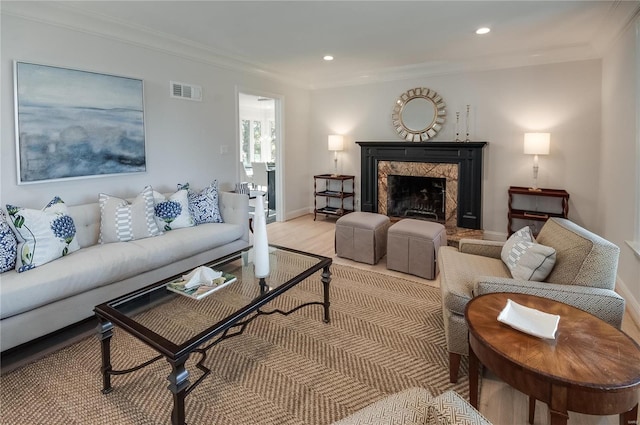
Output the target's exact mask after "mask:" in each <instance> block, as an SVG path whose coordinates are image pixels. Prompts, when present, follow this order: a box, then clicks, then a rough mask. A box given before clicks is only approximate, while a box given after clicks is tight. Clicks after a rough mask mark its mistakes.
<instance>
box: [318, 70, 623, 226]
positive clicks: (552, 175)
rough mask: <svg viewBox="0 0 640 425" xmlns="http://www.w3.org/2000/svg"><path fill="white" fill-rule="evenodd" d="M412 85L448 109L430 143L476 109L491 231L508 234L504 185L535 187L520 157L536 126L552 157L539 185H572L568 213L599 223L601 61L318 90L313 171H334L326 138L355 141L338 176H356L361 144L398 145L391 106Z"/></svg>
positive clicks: (474, 133) (527, 161)
mask: <svg viewBox="0 0 640 425" xmlns="http://www.w3.org/2000/svg"><path fill="white" fill-rule="evenodd" d="M413 87H428V88H430V89H433V90H435V91H437V92H438V93H439V94H440V95H441V96H442V97H443V98H444V100H445V102H446V103H447V121H446V123H445V126H444V128H443V129H442V130H441V132H440V133H439V134H438V135H437V136H436V137H435V138H434V140H454V139H455V134H454V133H455V112H456V111H460V112H461V125H460V127H461V129H462V130H461V132H463V131H464V128H465V118H464V117H465V114H466V113H465V109H466V105H467V104H469V105H471V119H470V123H471V125H470V133H471V139H472V140H479V141H487V142H489V144H488V146H487V147H486V148H485V162H484V181H483V192H484V193H483V227H484V229H485V231H487V232H488V233H489V234H492V236H495V237H501V236H502V237H504V236H506V231H507V188H508V187H509V186H511V185H516V186H530V185H531V184H532V180H533V171H532V165H533V158H532V157H531V156H529V155H524V154H523V137H524V133H525V132H526V131H530V130H544V131H548V132H550V133H551V153H550V155H549V156H545V157H541V158H540V172H539V178H538V184H539V186H540V187H549V188H561V189H566V190H567V191H568V192H569V193H570V196H571V198H570V204H569V205H570V208H569V217H570V218H571V219H572V220H573V221H575V222H577V223H579V224H581V225H583V226H585V227H588V228H594V226H596V224H597V211H598V205H599V203H598V199H597V198H598V193H597V191H596V190H595V188H596V187H597V186H598V181H599V176H600V170H599V166H600V164H599V155H600V138H601V128H600V121H601V107H600V106H601V62H600V61H599V60H591V61H581V62H572V63H562V64H553V65H542V66H533V67H523V68H514V69H506V70H498V71H486V72H474V73H467V74H457V75H444V76H435V77H425V78H422V79H412V80H404V81H392V82H382V83H377V84H368V85H361V86H353V87H343V88H333V89H325V90H316V91H314V92H312V95H311V105H312V106H311V134H310V140H311V143H312V147H311V154H312V156H314V157H315V158H317V160H316V161H314V162H312V163H311V167H312V169H313V172H314V173H322V172H325V173H326V172H329V171H331V170H332V167H333V164H332V153H331V152H329V151H328V150H327V135H328V134H333V133H340V134H346V135H347V136H348V137H349V139H350V142H351V143H347V145H348V146H347V150H346V151H344V152H341V154H340V171H341V172H342V173H344V174H355V175H356V176H358V177H359V175H360V147H359V146H358V145H356V144H355V141H370V140H398V141H399V140H400V138H399V137H398V136H397V135H396V133H395V130H394V129H393V126H392V125H391V112H392V108H393V106H394V102H395V100H396V99H397V97H398V96H399V95H400V94H402V93H403V92H404V91H406V90H408V89H410V88H413ZM621 171H622V170H612V172H616V173H621ZM359 184H360V183H359V181H358V182H357V184H356V185H357V186H358V187H359ZM358 192H359V189H358ZM358 200H359V193H358ZM311 202H312V201H311Z"/></svg>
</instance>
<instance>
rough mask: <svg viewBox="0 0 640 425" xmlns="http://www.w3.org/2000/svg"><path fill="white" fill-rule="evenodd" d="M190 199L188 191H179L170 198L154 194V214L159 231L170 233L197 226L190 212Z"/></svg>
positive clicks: (157, 193)
mask: <svg viewBox="0 0 640 425" xmlns="http://www.w3.org/2000/svg"><path fill="white" fill-rule="evenodd" d="M188 197H189V191H188V190H187V189H178V191H177V192H176V193H174V194H173V195H171V196H169V198H166V197H165V196H164V195H163V194H161V193H159V192H156V191H154V192H153V200H154V202H155V208H154V212H155V216H156V223H157V224H158V229H161V230H166V231H168V230H173V229H180V228H183V227H191V226H195V224H196V223H195V222H194V221H193V218H191V213H190V212H189V199H188Z"/></svg>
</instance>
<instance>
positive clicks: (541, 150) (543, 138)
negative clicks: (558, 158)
mask: <svg viewBox="0 0 640 425" xmlns="http://www.w3.org/2000/svg"><path fill="white" fill-rule="evenodd" d="M550 141H551V134H550V133H524V153H525V154H529V155H549V144H550Z"/></svg>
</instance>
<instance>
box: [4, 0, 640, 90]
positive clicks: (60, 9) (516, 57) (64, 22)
mask: <svg viewBox="0 0 640 425" xmlns="http://www.w3.org/2000/svg"><path fill="white" fill-rule="evenodd" d="M629 3H630V2H627V1H622V0H618V1H615V2H613V3H612V5H611V7H610V8H609V11H608V13H607V14H606V15H605V16H603V18H602V25H601V27H600V28H598V29H594V31H597V34H598V36H597V38H595V39H594V41H593V44H582V45H572V46H565V47H562V48H557V49H550V50H540V51H529V52H522V51H518V52H513V53H511V54H506V55H504V54H502V55H496V56H485V57H477V58H469V59H462V60H457V61H432V62H425V63H421V64H415V65H409V66H403V67H393V68H385V69H375V70H369V71H368V72H361V73H360V74H361V76H357V77H354V76H352V75H344V76H339V75H338V76H334V77H332V79H331V81H318V82H309V81H302V80H300V79H299V78H297V77H295V76H292V75H286V74H283V73H280V72H277V71H274V70H272V69H269V68H268V67H267V66H265V65H263V64H260V63H256V62H255V61H252V60H251V59H250V58H246V57H240V56H238V55H234V54H233V53H232V52H229V51H224V50H222V49H214V48H212V47H210V46H206V45H202V44H199V43H196V42H193V41H191V40H186V39H182V38H179V37H176V36H172V35H169V34H166V33H163V32H160V31H156V30H152V29H150V28H145V27H140V26H132V25H131V24H129V23H126V22H123V21H119V20H116V19H113V18H111V17H107V16H104V15H99V14H95V13H88V12H85V11H81V10H78V9H76V8H74V7H71V6H68V5H64V4H60V3H54V2H30V1H24V2H18V1H9V2H7V1H0V13H1V14H3V15H11V16H15V17H19V18H22V19H27V20H31V21H35V22H39V23H43V24H48V25H52V26H58V27H62V28H66V29H69V30H72V31H77V32H81V33H86V34H92V35H95V36H100V37H104V38H107V39H111V40H117V41H119V42H122V43H126V44H130V45H135V46H138V47H142V48H146V49H150V50H155V51H159V52H163V53H165V54H170V55H174V56H178V57H181V58H184V59H188V60H192V61H194V62H199V63H204V64H207V65H213V66H216V67H219V68H224V69H228V70H232V71H240V72H244V73H247V74H251V75H256V76H260V77H263V78H267V79H271V80H274V81H278V82H281V83H284V84H287V85H291V86H295V87H298V88H303V89H310V90H320V89H328V88H338V87H346V86H355V85H366V84H373V83H378V82H389V81H397V80H407V79H413V78H424V77H429V76H438V75H449V74H459V73H463V72H477V71H490V70H498V69H508V68H517V67H524V66H535V65H544V64H552V63H562V62H573V61H581V60H589V59H599V58H602V56H603V54H604V53H605V52H606V49H607V48H608V47H609V46H610V45H611V43H612V42H614V41H615V39H616V38H617V37H619V36H620V34H622V32H623V31H624V29H625V28H626V27H627V26H628V25H630V24H632V23H633V22H634V21H635V19H636V18H637V17H638V16H639V15H640V2H631V3H634V4H633V5H630V4H629ZM630 7H631V8H632V9H630ZM630 11H631V12H630ZM621 22H622V23H623V24H621Z"/></svg>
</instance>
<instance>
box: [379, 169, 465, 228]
mask: <svg viewBox="0 0 640 425" xmlns="http://www.w3.org/2000/svg"><path fill="white" fill-rule="evenodd" d="M390 175H396V176H414V177H436V178H443V179H445V180H446V202H445V227H446V228H447V229H454V228H456V227H458V164H442V163H432V162H401V161H378V213H379V214H384V215H388V214H387V197H388V176H390Z"/></svg>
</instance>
